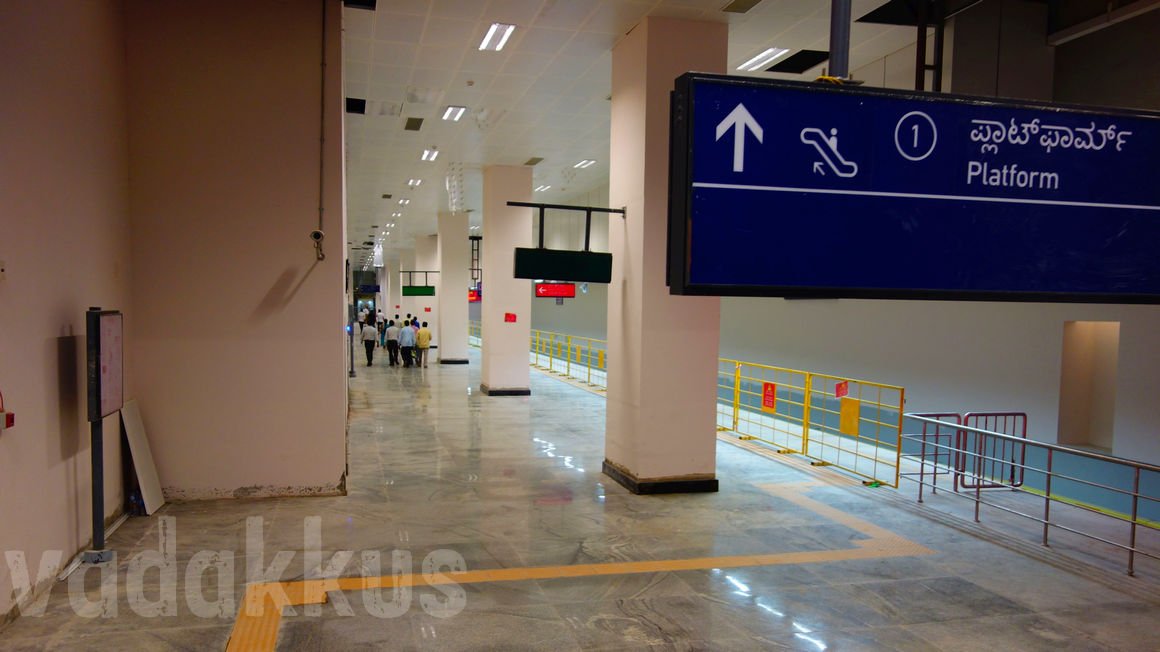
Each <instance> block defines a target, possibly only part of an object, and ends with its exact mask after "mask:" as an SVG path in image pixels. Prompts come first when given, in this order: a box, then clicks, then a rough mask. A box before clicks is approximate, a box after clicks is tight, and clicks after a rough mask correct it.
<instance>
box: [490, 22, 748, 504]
mask: <svg viewBox="0 0 1160 652" xmlns="http://www.w3.org/2000/svg"><path fill="white" fill-rule="evenodd" d="M727 41H728V26H727V25H726V24H724V23H706V22H696V21H688V20H678V19H672V18H656V17H650V18H646V19H645V20H644V21H643V22H641V23H640V24H639V25H637V26H636V28H635V29H633V30H632V31H631V32H629V34H628V35H627V36H625V38H624V39H622V40H621V41H620V43H618V44H617V45H616V47H614V48H613V50H612V147H611V153H610V158H609V164H610V169H609V178H610V185H609V204H610V205H611V206H624V207H626V208H627V209H628V212H627V216H626V217H625V218H623V219H622V218H621V217H620V216H617V215H612V216H610V217H609V229H608V230H609V249H610V250H611V252H612V261H613V262H612V283H611V284H610V286H609V289H608V408H607V413H606V414H607V416H606V419H607V421H606V427H605V435H604V457H605V461H604V472H605V473H607V474H608V475H609V476H611V477H612V478H613V479H615V480H616V481H617V482H619V483H621V484H622V485H624V486H625V487H626V488H628V489H629V490H630V491H633V492H634V493H673V492H691V491H716V490H717V479H716V465H717V458H716V396H717V347H718V337H719V331H720V312H721V301H720V299H718V298H716V297H680V296H672V295H670V294H669V291H668V287H667V286H666V285H665V255H666V252H665V248H666V243H667V240H668V238H667V223H668V173H669V158H668V156H669V148H668V141H669V92H670V91H671V90H672V89H673V80H674V79H675V78H676V77H677V76H679V75H681V74H682V73H684V72H686V71H689V70H697V71H703V72H724V71H725V67H726V61H727ZM722 255H728V252H722ZM485 271H486V266H485ZM485 289H486V284H485ZM485 341H486V340H485Z"/></svg>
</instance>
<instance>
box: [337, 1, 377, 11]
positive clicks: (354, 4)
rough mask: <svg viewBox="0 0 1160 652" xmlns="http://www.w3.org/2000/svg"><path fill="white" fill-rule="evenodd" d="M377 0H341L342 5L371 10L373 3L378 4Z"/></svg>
mask: <svg viewBox="0 0 1160 652" xmlns="http://www.w3.org/2000/svg"><path fill="white" fill-rule="evenodd" d="M378 1H379V0H342V4H343V6H344V7H350V8H351V9H370V10H371V11H374V10H375V5H376V4H378Z"/></svg>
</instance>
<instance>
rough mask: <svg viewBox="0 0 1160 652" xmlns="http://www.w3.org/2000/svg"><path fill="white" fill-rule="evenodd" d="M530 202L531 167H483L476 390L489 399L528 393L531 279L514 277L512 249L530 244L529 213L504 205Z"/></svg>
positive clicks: (529, 391)
mask: <svg viewBox="0 0 1160 652" xmlns="http://www.w3.org/2000/svg"><path fill="white" fill-rule="evenodd" d="M531 200H532V168H530V167H524V166H508V165H494V166H488V167H485V168H484V169H483V241H484V243H485V244H486V245H487V246H485V247H484V248H483V253H482V256H483V260H482V265H483V306H482V311H481V320H480V321H481V325H482V329H483V365H482V368H481V380H482V383H481V384H480V389H481V390H482V391H483V393H484V394H490V395H492V396H527V395H528V394H531V393H532V392H531V389H530V384H529V382H528V375H529V373H530V372H529V367H528V338H529V337H530V336H531V321H532V288H531V281H528V280H527V279H517V278H513V276H512V274H513V272H514V271H515V253H514V252H515V248H516V247H531V246H532V211H531V209H530V208H514V207H512V206H508V205H507V202H509V201H531ZM507 315H511V317H510V318H508V317H507ZM512 320H514V321H512Z"/></svg>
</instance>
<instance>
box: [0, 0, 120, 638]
mask: <svg viewBox="0 0 1160 652" xmlns="http://www.w3.org/2000/svg"><path fill="white" fill-rule="evenodd" d="M121 18H122V16H121V12H120V9H119V7H118V6H117V5H116V4H115V3H112V2H109V3H98V2H83V3H77V2H71V1H69V0H52V1H47V0H36V1H35V2H34V1H33V0H22V1H16V2H14V1H6V2H2V3H0V44H3V46H2V47H3V53H4V56H3V57H0V88H3V89H4V90H3V93H4V99H3V101H0V143H3V146H2V149H0V151H2V152H3V154H2V155H0V198H2V199H0V260H2V261H4V263H5V266H6V268H7V280H5V281H0V391H2V392H3V393H4V399H5V406H6V407H7V409H9V410H10V411H13V412H15V413H16V428H14V429H12V430H7V431H5V432H3V433H0V550H3V551H13V550H16V551H23V552H24V553H25V554H26V556H27V559H28V561H29V565H30V566H31V567H32V569H33V573H34V574H35V570H36V569H37V568H38V567H39V565H40V559H41V555H42V553H44V551H46V550H57V551H62V561H63V562H64V563H67V562H68V561H69V559H71V557H72V555H73V553H75V552H76V551H78V550H79V549H81V548H82V547H83V546H85V545H87V543H88V542H89V541H90V540H91V537H92V532H91V526H90V518H91V516H90V514H91V512H90V500H91V498H90V495H91V494H90V490H89V487H90V477H91V476H90V473H89V469H90V464H89V450H90V448H89V430H88V424H87V422H86V420H85V410H86V403H85V379H84V376H85V337H84V333H85V310H86V308H87V307H88V306H90V305H100V306H103V307H106V308H117V309H121V310H124V311H125V313H126V319H125V327H126V335H127V336H128V337H130V338H131V337H132V334H133V333H134V332H135V331H136V330H137V326H138V321H137V319H136V315H135V314H134V312H133V309H132V305H131V304H130V293H129V279H130V276H131V274H132V268H131V265H130V256H129V219H128V212H127V202H128V189H127V181H128V180H127V176H126V172H127V167H126V165H127V159H126V156H127V149H126V137H125V95H124V88H125V69H124V59H123V57H124V51H123V43H122V21H121ZM132 362H133V360H132V358H131V355H130V356H129V357H127V359H126V360H125V363H126V376H125V381H126V388H127V390H126V391H127V392H128V393H129V395H132V393H133V391H134V389H135V388H136V387H138V384H137V383H136V382H134V381H135V378H134V374H133V373H132V370H133V365H132ZM105 431H106V432H107V433H116V432H118V430H117V426H116V421H115V419H109V420H108V423H107V425H106V427H105ZM120 455H121V450H120V438H119V437H116V436H112V437H106V445H105V459H106V463H105V468H106V472H107V475H106V478H107V480H108V481H107V482H106V490H105V494H106V502H105V507H106V514H107V515H113V514H114V513H115V512H116V511H118V510H120V508H121V505H122V503H123V501H124V496H123V494H122V492H121V486H120V484H121V483H120V475H121V464H120ZM12 593H13V586H12V579H11V577H10V576H9V568H8V564H6V563H3V562H0V622H3V620H4V615H5V614H8V613H9V612H10V611H11V610H12V607H13V599H12Z"/></svg>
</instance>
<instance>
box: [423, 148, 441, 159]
mask: <svg viewBox="0 0 1160 652" xmlns="http://www.w3.org/2000/svg"><path fill="white" fill-rule="evenodd" d="M437 156H439V150H438V149H435V148H434V147H432V148H431V149H425V150H423V160H424V161H434V160H435V157H437Z"/></svg>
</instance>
